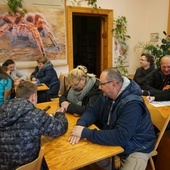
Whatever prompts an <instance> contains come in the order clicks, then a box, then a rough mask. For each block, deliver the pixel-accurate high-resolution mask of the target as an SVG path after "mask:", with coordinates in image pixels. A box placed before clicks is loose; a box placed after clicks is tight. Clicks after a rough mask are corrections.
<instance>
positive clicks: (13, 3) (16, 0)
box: [7, 0, 27, 15]
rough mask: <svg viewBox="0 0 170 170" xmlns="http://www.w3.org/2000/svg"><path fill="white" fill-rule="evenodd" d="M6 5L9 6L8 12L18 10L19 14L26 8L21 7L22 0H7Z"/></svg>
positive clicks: (14, 12)
mask: <svg viewBox="0 0 170 170" xmlns="http://www.w3.org/2000/svg"><path fill="white" fill-rule="evenodd" d="M7 5H8V7H9V8H10V10H9V14H17V13H18V12H20V13H21V15H24V14H25V13H26V12H27V11H26V9H23V5H22V0H7Z"/></svg>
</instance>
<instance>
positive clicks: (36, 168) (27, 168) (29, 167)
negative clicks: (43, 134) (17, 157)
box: [16, 147, 44, 170]
mask: <svg viewBox="0 0 170 170" xmlns="http://www.w3.org/2000/svg"><path fill="white" fill-rule="evenodd" d="M43 156H44V148H43V147H41V149H40V152H39V155H38V158H37V159H35V160H34V161H32V162H30V163H28V164H25V165H22V166H21V167H19V168H17V169H16V170H40V169H41V164H42V159H43Z"/></svg>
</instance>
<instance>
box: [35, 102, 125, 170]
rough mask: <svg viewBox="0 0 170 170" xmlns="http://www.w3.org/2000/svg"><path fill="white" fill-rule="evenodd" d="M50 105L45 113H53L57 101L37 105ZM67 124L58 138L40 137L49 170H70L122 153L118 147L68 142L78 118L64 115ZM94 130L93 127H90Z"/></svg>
mask: <svg viewBox="0 0 170 170" xmlns="http://www.w3.org/2000/svg"><path fill="white" fill-rule="evenodd" d="M48 105H50V106H51V108H50V109H49V110H48V111H47V113H53V112H54V111H55V110H56V109H57V108H58V101H52V102H46V103H40V104H37V107H38V108H41V109H43V108H45V107H46V106H48ZM66 117H67V119H68V122H69V126H68V130H67V132H66V133H65V134H64V135H63V136H60V137H58V138H55V139H53V138H50V137H42V145H43V146H44V147H45V159H46V161H47V164H48V166H49V169H50V170H71V169H78V168H81V167H84V166H86V165H89V164H92V163H94V162H97V161H99V160H102V159H104V158H108V157H112V156H114V155H117V154H119V153H122V152H123V148H122V147H120V146H103V145H98V144H93V143H91V142H89V141H87V140H83V139H82V140H81V141H80V142H79V143H78V144H76V145H71V144H70V143H69V142H68V137H69V135H70V132H71V130H72V128H73V127H74V125H75V124H76V121H77V119H78V117H74V116H73V115H71V114H66ZM91 128H95V126H91Z"/></svg>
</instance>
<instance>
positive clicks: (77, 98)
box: [67, 77, 96, 106]
mask: <svg viewBox="0 0 170 170" xmlns="http://www.w3.org/2000/svg"><path fill="white" fill-rule="evenodd" d="M95 83H96V78H95V77H87V78H86V84H85V86H84V88H83V89H82V90H80V91H76V90H74V89H73V88H72V87H71V88H70V90H69V92H68V95H67V100H68V101H69V102H71V103H73V104H76V105H79V106H82V100H83V98H84V97H85V96H86V95H87V94H88V93H89V92H90V90H91V89H92V88H93V86H94V84H95Z"/></svg>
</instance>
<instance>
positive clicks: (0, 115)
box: [0, 98, 68, 170]
mask: <svg viewBox="0 0 170 170" xmlns="http://www.w3.org/2000/svg"><path fill="white" fill-rule="evenodd" d="M67 127H68V122H67V119H66V117H65V115H64V114H63V113H58V114H56V116H55V118H54V117H51V116H50V115H48V114H46V113H45V112H44V111H42V110H40V109H37V108H35V106H34V105H33V104H32V103H31V102H30V101H28V100H23V99H20V98H15V99H11V100H10V101H9V102H8V103H5V104H4V105H3V106H2V107H0V169H1V170H14V169H16V168H17V167H19V166H21V165H23V164H26V163H29V162H31V161H33V160H34V159H36V158H37V156H38V153H39V149H40V141H41V135H45V136H51V137H57V136H60V135H62V134H64V133H65V132H66V130H67Z"/></svg>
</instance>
